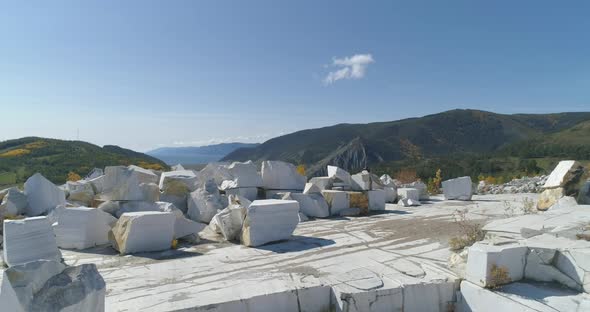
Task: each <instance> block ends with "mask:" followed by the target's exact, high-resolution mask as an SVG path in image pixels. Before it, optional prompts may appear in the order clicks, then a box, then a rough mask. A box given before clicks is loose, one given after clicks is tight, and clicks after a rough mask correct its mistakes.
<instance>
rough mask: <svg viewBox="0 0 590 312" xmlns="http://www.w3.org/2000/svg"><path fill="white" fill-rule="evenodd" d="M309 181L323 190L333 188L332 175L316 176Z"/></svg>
mask: <svg viewBox="0 0 590 312" xmlns="http://www.w3.org/2000/svg"><path fill="white" fill-rule="evenodd" d="M309 183H311V184H313V185H315V186H317V187H318V188H319V189H320V190H321V191H323V190H329V189H331V188H332V178H330V177H314V178H311V179H309Z"/></svg>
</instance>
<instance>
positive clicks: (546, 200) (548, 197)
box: [537, 187, 565, 211]
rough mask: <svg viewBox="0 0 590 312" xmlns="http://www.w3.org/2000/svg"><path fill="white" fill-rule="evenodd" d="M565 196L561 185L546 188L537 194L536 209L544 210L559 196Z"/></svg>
mask: <svg viewBox="0 0 590 312" xmlns="http://www.w3.org/2000/svg"><path fill="white" fill-rule="evenodd" d="M563 196H565V194H564V190H563V187H557V188H552V189H546V190H544V191H543V193H541V195H539V199H538V201H537V209H538V210H541V211H545V210H547V209H549V208H550V207H551V206H553V205H554V204H555V203H557V201H559V199H560V198H562V197H563Z"/></svg>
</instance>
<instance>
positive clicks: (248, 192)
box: [225, 187, 258, 201]
mask: <svg viewBox="0 0 590 312" xmlns="http://www.w3.org/2000/svg"><path fill="white" fill-rule="evenodd" d="M225 194H227V195H228V196H230V195H234V196H240V197H244V198H247V199H248V200H250V201H253V200H256V198H257V197H258V188H256V187H238V188H230V189H225Z"/></svg>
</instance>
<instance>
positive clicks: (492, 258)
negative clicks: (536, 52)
mask: <svg viewBox="0 0 590 312" xmlns="http://www.w3.org/2000/svg"><path fill="white" fill-rule="evenodd" d="M526 254H527V247H526V246H521V245H514V244H513V245H499V246H495V245H487V244H481V243H475V244H474V245H473V246H471V247H469V254H468V257H467V268H466V276H465V279H466V280H468V281H470V282H472V283H474V284H476V285H479V286H482V287H486V286H498V285H493V284H494V283H495V282H494V278H496V276H494V274H493V273H492V267H493V266H496V267H497V268H499V269H501V270H505V271H506V273H507V274H508V278H509V279H510V281H509V282H516V281H519V280H521V279H522V278H523V276H524V271H525V270H524V269H525V264H526ZM496 282H497V281H496Z"/></svg>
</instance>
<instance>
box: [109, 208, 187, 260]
mask: <svg viewBox="0 0 590 312" xmlns="http://www.w3.org/2000/svg"><path fill="white" fill-rule="evenodd" d="M175 220H176V217H175V215H174V214H173V213H171V212H159V211H158V212H156V211H142V212H128V213H124V214H123V215H122V216H121V218H119V220H118V221H117V223H116V224H115V226H114V227H113V229H112V230H111V232H110V233H109V239H110V241H111V244H112V245H113V248H114V249H116V250H117V251H119V253H120V254H130V253H137V252H148V251H160V250H166V249H170V248H171V244H172V240H173V239H174V225H175Z"/></svg>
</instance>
